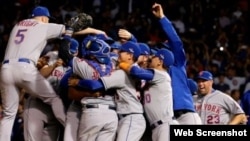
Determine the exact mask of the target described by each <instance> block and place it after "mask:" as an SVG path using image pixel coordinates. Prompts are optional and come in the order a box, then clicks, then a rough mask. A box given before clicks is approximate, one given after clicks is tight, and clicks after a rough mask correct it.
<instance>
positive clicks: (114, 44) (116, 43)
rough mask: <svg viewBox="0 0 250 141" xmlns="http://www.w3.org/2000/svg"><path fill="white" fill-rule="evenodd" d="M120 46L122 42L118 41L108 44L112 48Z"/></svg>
mask: <svg viewBox="0 0 250 141" xmlns="http://www.w3.org/2000/svg"><path fill="white" fill-rule="evenodd" d="M121 46H122V44H121V43H120V42H118V41H115V42H114V43H112V44H111V45H110V47H111V48H112V49H120V48H121Z"/></svg>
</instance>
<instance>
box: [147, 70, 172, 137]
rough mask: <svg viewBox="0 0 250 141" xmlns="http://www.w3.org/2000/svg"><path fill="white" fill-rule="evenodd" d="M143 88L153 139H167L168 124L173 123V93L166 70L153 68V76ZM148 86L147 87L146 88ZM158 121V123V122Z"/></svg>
mask: <svg viewBox="0 0 250 141" xmlns="http://www.w3.org/2000/svg"><path fill="white" fill-rule="evenodd" d="M147 83H148V84H146V87H145V88H146V90H144V109H145V114H146V117H147V119H148V121H149V123H150V125H151V126H153V127H155V128H154V129H153V130H152V139H153V140H154V141H158V140H159V141H163V140H164V141H169V140H170V136H169V134H166V133H169V124H173V116H174V113H173V94H172V86H171V78H170V76H169V74H168V73H167V72H166V71H160V70H156V69H154V77H153V79H152V80H151V81H149V82H147ZM147 86H148V88H147ZM159 123H160V124H159Z"/></svg>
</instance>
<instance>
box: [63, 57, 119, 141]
mask: <svg viewBox="0 0 250 141" xmlns="http://www.w3.org/2000/svg"><path fill="white" fill-rule="evenodd" d="M100 65H101V64H100ZM101 67H105V66H104V65H101ZM72 69H73V73H74V74H75V75H77V76H79V77H81V78H82V79H98V78H99V77H100V74H99V72H98V71H97V70H96V69H95V68H94V67H93V66H91V65H90V64H88V62H87V61H86V60H84V59H80V58H77V57H75V58H73V66H72ZM75 103H76V102H73V103H72V105H71V106H70V108H69V110H68V114H67V117H68V118H67V123H66V128H65V136H64V140H67V141H76V140H79V141H85V140H114V138H115V134H116V129H117V124H118V118H117V114H116V111H114V110H110V109H108V107H109V106H112V107H115V102H114V98H113V97H112V96H108V95H107V96H104V97H98V98H93V97H85V98H82V100H81V104H82V106H79V105H78V106H77V105H75ZM86 105H98V107H99V108H89V109H88V108H86V107H87V106H86ZM106 105H108V106H106ZM105 107H106V108H105ZM93 115H96V116H93ZM97 124H98V126H96V125H97ZM76 126H77V127H76ZM108 126H109V127H108ZM103 129H107V130H108V131H107V130H103ZM90 132H91V134H90ZM77 133H78V134H77Z"/></svg>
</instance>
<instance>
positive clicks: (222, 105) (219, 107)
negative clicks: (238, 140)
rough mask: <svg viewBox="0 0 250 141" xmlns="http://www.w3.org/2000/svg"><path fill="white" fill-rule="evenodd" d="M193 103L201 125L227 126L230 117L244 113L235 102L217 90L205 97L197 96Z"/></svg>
mask: <svg viewBox="0 0 250 141" xmlns="http://www.w3.org/2000/svg"><path fill="white" fill-rule="evenodd" d="M194 102H195V109H196V111H197V112H198V114H199V115H200V117H201V120H202V123H203V124H228V123H229V121H230V120H231V117H232V115H236V114H240V113H244V111H243V110H242V108H241V107H240V105H239V104H238V103H237V102H236V101H235V100H233V99H232V98H231V97H230V96H229V95H227V94H225V93H222V92H221V91H219V90H214V91H212V93H210V94H207V95H206V96H202V95H197V96H195V97H194Z"/></svg>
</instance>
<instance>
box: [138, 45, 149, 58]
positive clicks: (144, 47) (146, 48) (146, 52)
mask: <svg viewBox="0 0 250 141" xmlns="http://www.w3.org/2000/svg"><path fill="white" fill-rule="evenodd" d="M138 45H139V47H140V49H141V55H150V48H149V46H148V45H147V44H145V43H138Z"/></svg>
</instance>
